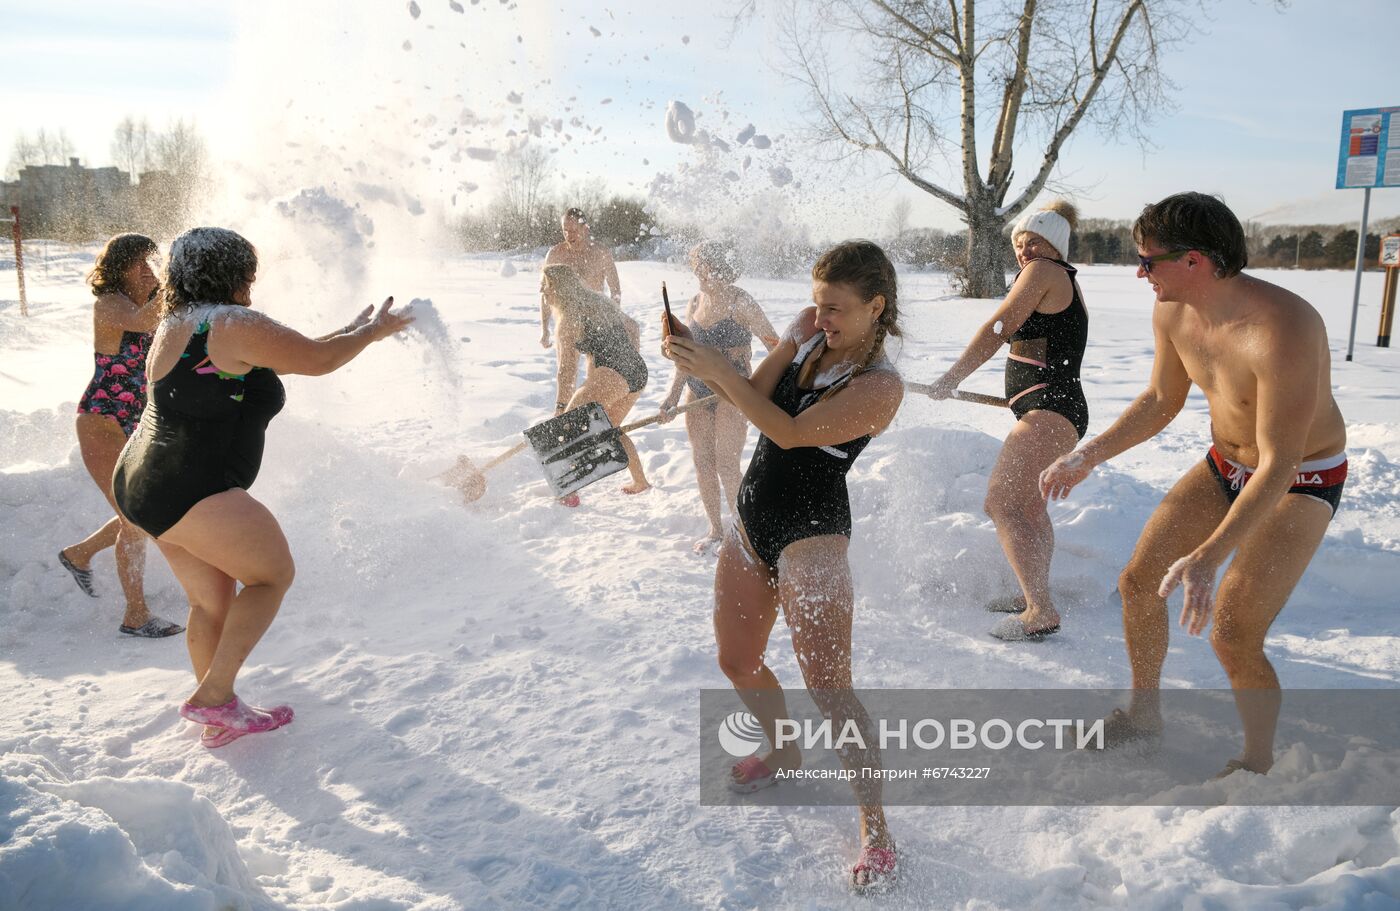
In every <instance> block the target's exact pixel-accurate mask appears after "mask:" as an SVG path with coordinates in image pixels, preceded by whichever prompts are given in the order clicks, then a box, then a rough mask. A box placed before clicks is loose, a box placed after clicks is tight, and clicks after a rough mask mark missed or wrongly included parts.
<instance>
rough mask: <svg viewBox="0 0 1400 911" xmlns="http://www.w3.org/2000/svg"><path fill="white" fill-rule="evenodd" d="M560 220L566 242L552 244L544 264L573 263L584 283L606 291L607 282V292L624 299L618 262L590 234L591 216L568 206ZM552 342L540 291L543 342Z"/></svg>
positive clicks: (616, 298)
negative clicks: (589, 218)
mask: <svg viewBox="0 0 1400 911" xmlns="http://www.w3.org/2000/svg"><path fill="white" fill-rule="evenodd" d="M559 224H560V227H562V228H563V229H564V242H563V243H561V244H555V245H554V246H553V247H550V248H549V253H548V255H546V256H545V258H544V264H545V265H546V266H553V265H556V264H559V265H565V266H571V267H573V270H574V271H575V272H577V273H578V275H579V278H581V279H583V283H584V284H585V285H587V286H588V287H589V288H591V289H593V290H594V291H597V292H598V293H599V294H601V293H602V292H603V283H604V282H607V284H608V293H609V294H611V295H612V299H613V300H615V301H617V302H618V303H622V288H621V286H620V285H619V284H618V281H617V264H616V263H614V262H613V258H612V253H610V252H609V251H608V248H607V247H605V246H603V245H602V244H600V243H596V242H595V241H594V240H593V239H592V238H591V237H590V236H589V230H588V218H587V217H586V216H585V215H584V214H583V210H582V209H578V208H570V209H568V210H567V211H565V212H564V217H563V218H562V219H560V221H559ZM550 344H551V343H550V340H549V305H548V304H546V303H545V300H544V295H543V294H541V295H540V345H541V346H542V347H545V348H548V347H549V346H550Z"/></svg>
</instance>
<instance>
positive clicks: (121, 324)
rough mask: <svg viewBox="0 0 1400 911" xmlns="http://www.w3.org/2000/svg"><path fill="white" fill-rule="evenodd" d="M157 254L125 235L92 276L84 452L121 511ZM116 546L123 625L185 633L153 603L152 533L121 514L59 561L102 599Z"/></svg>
mask: <svg viewBox="0 0 1400 911" xmlns="http://www.w3.org/2000/svg"><path fill="white" fill-rule="evenodd" d="M158 252H159V251H158V248H157V247H156V242H155V241H153V240H151V239H150V238H149V237H145V236H143V235H141V234H118V235H117V236H116V237H113V238H112V239H111V240H109V241H107V245H106V246H104V247H103V248H102V252H101V253H98V254H97V262H96V263H95V264H94V265H93V268H92V273H91V274H90V275H89V276H88V284H89V285H91V286H92V293H93V294H94V295H96V298H97V299H96V300H94V301H93V304H92V334H93V372H92V379H91V380H90V381H89V382H88V387H87V389H86V390H85V391H84V392H83V397H82V398H81V399H79V400H78V419H77V428H78V451H79V452H81V453H82V456H83V465H84V466H85V467H86V468H87V470H88V474H90V475H92V479H93V481H95V482H97V486H98V488H100V489H101V491H102V495H103V496H104V497H106V498H107V502H108V503H112V507H113V511H114V512H115V511H116V504H115V503H114V502H113V501H112V468H113V466H115V465H116V463H117V456H118V455H119V454H120V453H121V451H122V447H123V446H125V445H126V439H127V437H129V436H131V432H132V431H133V430H135V429H136V422H137V421H138V420H140V419H141V411H142V409H144V408H145V406H146V349H147V347H149V345H150V343H151V335H150V333H151V330H153V329H155V327H156V320H157V318H158V317H157V315H156V301H155V297H154V295H155V293H156V289H157V288H159V287H160V282H159V281H158V280H157V279H156V273H155V269H153V268H152V266H151V259H152V258H153V257H155V256H156V255H157V254H158ZM114 545H115V546H116V558H117V578H118V579H119V580H121V586H122V594H123V595H124V596H125V597H126V614H125V615H124V616H123V617H122V622H121V625H120V626H119V627H118V630H119V631H120V632H122V633H124V634H126V635H128V636H138V637H141V638H145V639H159V638H163V637H165V636H173V635H175V634H176V633H179V632H183V631H184V629H185V628H184V627H183V626H181V625H180V624H178V623H171V622H170V621H169V620H163V619H161V618H160V617H157V616H154V615H153V614H152V613H151V612H150V610H149V609H148V608H147V607H146V591H145V584H144V578H143V577H144V575H145V568H146V534H145V532H143V531H141V529H139V528H137V527H136V526H135V525H132V524H131V523H129V522H125V521H123V520H122V519H121V517H120V516H117V515H113V516H112V518H111V519H109V520H107V522H106V524H104V525H103V526H102V527H101V528H99V529H98V530H97V531H95V532H93V533H92V534H91V535H89V536H88V537H87V538H86V539H84V540H82V541H80V542H78V543H77V544H74V545H71V546H69V547H65V548H64V549H63V550H61V551H59V552H58V562H59V564H60V565H61V566H62V567H63V568H64V569H66V570H68V572H69V573H71V574H72V576H73V579H74V581H76V582H77V583H78V587H79V588H81V589H82V590H83V591H84V592H86V593H87V594H89V595H91V596H92V597H94V598H95V597H97V592H96V590H95V589H94V588H93V585H92V569H91V565H92V558H93V557H94V556H96V555H97V553H98V552H99V551H102V550H106V549H107V548H109V547H112V546H114Z"/></svg>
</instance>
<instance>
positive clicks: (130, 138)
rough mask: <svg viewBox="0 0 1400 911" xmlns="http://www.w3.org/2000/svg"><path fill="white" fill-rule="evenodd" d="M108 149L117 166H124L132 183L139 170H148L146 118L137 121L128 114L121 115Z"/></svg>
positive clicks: (148, 136) (149, 159) (148, 134)
mask: <svg viewBox="0 0 1400 911" xmlns="http://www.w3.org/2000/svg"><path fill="white" fill-rule="evenodd" d="M110 151H111V153H112V160H113V161H115V162H116V163H117V166H118V167H124V168H126V172H127V173H128V174H130V175H131V180H132V182H133V183H135V182H136V181H137V180H139V179H140V178H141V172H143V171H148V170H150V161H151V126H150V124H149V123H148V122H147V121H146V118H144V117H142V118H141V120H139V121H138V120H136V118H134V117H132V116H130V115H128V116H126V117H123V118H122V121H121V123H119V124H117V128H116V130H114V131H113V132H112V147H111V150H110Z"/></svg>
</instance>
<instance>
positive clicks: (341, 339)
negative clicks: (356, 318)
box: [209, 297, 413, 376]
mask: <svg viewBox="0 0 1400 911" xmlns="http://www.w3.org/2000/svg"><path fill="white" fill-rule="evenodd" d="M393 303H394V299H393V298H392V297H390V298H387V299H386V300H385V301H384V303H383V304H381V305H380V307H379V310H378V312H376V313H375V314H374V317H373V318H372V319H370V320H369V321H368V322H366V323H364V324H363V325H362V326H360V327H359V328H357V329H355V330H354V331H352V332H347V333H343V334H339V335H332V336H330V337H329V338H325V339H314V338H307V337H306V336H304V335H302V334H301V333H300V332H297V331H296V330H295V329H292V328H290V327H288V326H284V325H282V324H281V323H279V322H277V321H276V320H274V319H272V318H271V317H268V316H265V315H263V314H261V313H259V312H258V311H256V310H247V309H239V310H231V311H228V312H226V313H225V314H224V315H223V316H221V317H220V318H219V320H218V323H217V330H218V331H216V332H214V333H212V334H211V335H210V337H209V357H210V359H211V360H213V362H214V363H215V364H216V365H219V366H220V367H221V368H222V369H228V370H230V372H234V373H245V372H247V371H248V370H250V369H252V368H253V367H266V368H268V369H269V370H272V371H274V372H276V373H283V374H288V373H295V374H302V375H304V376H323V375H325V374H327V373H330V372H332V371H334V370H338V369H340V368H341V367H343V366H345V365H346V364H348V363H349V362H350V361H352V360H354V358H355V356H356V355H358V354H359V353H360V352H361V351H363V350H365V348H367V347H369V345H370V344H371V343H373V342H377V341H379V340H380V339H384V338H388V337H389V336H390V335H393V334H394V333H395V332H398V331H399V330H401V329H403V328H404V327H405V326H407V325H408V324H409V323H411V322H413V319H412V317H408V316H400V315H399V314H396V313H390V312H389V307H390V306H391V305H392V304H393Z"/></svg>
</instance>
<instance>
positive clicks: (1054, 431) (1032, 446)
mask: <svg viewBox="0 0 1400 911" xmlns="http://www.w3.org/2000/svg"><path fill="white" fill-rule="evenodd" d="M1075 220H1076V213H1075V210H1074V206H1072V205H1070V204H1069V203H1068V202H1065V201H1064V200H1056V201H1055V202H1053V203H1051V204H1050V205H1049V206H1048V207H1046V208H1045V209H1042V210H1041V211H1039V212H1035V213H1032V214H1030V215H1027V216H1026V217H1025V218H1023V219H1021V221H1020V222H1019V223H1018V224H1017V225H1016V229H1015V231H1013V232H1012V235H1011V240H1012V243H1013V244H1015V246H1016V261H1017V262H1018V263H1019V264H1020V266H1021V271H1020V272H1019V273H1017V275H1016V281H1015V282H1014V283H1013V284H1012V286H1011V291H1010V293H1009V294H1007V296H1006V300H1005V301H1003V302H1002V305H1001V307H999V308H998V309H997V312H996V313H994V314H993V315H992V318H991V319H989V320H988V321H987V322H986V323H985V324H984V325H983V326H982V328H981V329H979V330H978V331H977V335H975V336H974V337H973V339H972V342H971V344H969V345H968V346H967V350H965V351H964V352H963V353H962V356H961V357H960V358H958V360H957V363H955V364H954V365H953V366H952V367H951V368H950V369H949V370H948V372H947V373H946V374H944V375H943V376H942V377H941V378H940V379H939V380H938V381H937V382H936V383H934V384H933V386H934V389H933V392H931V393H930V395H932V396H933V397H934V398H946V397H947V396H948V395H950V394H951V393H952V392H953V390H954V389H956V388H957V387H958V384H959V383H961V382H962V381H963V380H965V379H967V377H968V376H970V375H971V374H972V372H973V371H974V370H976V369H977V368H978V367H980V366H982V364H984V363H986V361H987V360H988V359H989V358H990V357H991V356H992V355H993V354H995V353H996V352H997V351H998V350H999V349H1000V348H1001V346H1002V345H1004V344H1006V343H1007V342H1010V343H1011V351H1010V353H1009V354H1008V355H1007V361H1006V398H1007V400H1008V402H1009V404H1010V406H1011V411H1012V412H1013V413H1014V414H1015V415H1016V426H1015V427H1013V428H1012V429H1011V432H1010V433H1009V434H1007V437H1006V443H1005V444H1004V445H1003V446H1002V449H1001V456H1000V457H999V458H998V459H997V464H996V467H995V468H993V469H992V476H991V479H990V480H989V482H988V484H987V501H986V504H985V507H984V508H985V509H986V511H987V515H989V516H991V517H992V521H993V522H994V523H995V524H996V528H997V536H998V537H1000V538H1001V547H1002V550H1003V551H1005V552H1006V559H1007V560H1008V561H1009V562H1010V563H1011V568H1012V570H1014V571H1015V573H1016V578H1017V579H1018V580H1019V581H1020V584H1021V596H1020V597H1017V598H998V599H996V600H994V601H992V602H991V603H989V604H988V605H987V607H988V609H989V610H995V611H1007V612H1012V613H1019V616H1014V617H1007V618H1005V619H1004V620H1002V621H1001V622H1000V623H998V624H997V625H996V626H994V627H993V628H992V631H991V632H992V635H993V636H995V637H997V638H998V639H1003V640H1006V641H1009V642H1014V641H1025V640H1030V641H1040V640H1042V639H1044V638H1045V637H1046V636H1049V635H1051V634H1053V633H1056V632H1059V629H1060V614H1059V612H1058V611H1056V610H1055V607H1054V605H1053V604H1052V603H1051V599H1050V558H1051V557H1052V556H1053V554H1054V550H1055V530H1054V527H1053V526H1052V525H1051V524H1050V514H1049V513H1048V512H1047V511H1046V508H1045V500H1044V498H1043V497H1041V495H1040V487H1039V478H1040V473H1041V472H1042V471H1044V470H1045V469H1046V468H1047V467H1049V465H1050V463H1051V462H1053V461H1055V460H1056V459H1058V458H1059V457H1060V456H1062V455H1066V454H1068V453H1069V452H1071V451H1072V450H1073V449H1074V447H1075V445H1076V444H1077V443H1078V442H1079V439H1080V438H1081V437H1083V436H1084V432H1085V430H1086V429H1087V428H1088V426H1089V407H1088V405H1087V404H1086V402H1085V400H1084V390H1083V388H1082V387H1081V385H1080V382H1079V365H1080V362H1081V361H1082V360H1083V358H1084V346H1085V344H1086V342H1087V340H1088V337H1089V312H1088V311H1087V310H1086V309H1085V307H1084V296H1083V295H1082V294H1080V292H1079V283H1078V282H1077V281H1075V278H1074V276H1075V269H1074V267H1073V266H1071V265H1070V264H1069V263H1067V262H1065V255H1066V251H1067V250H1068V249H1069V237H1070V232H1071V231H1072V230H1073V229H1074V224H1075Z"/></svg>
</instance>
